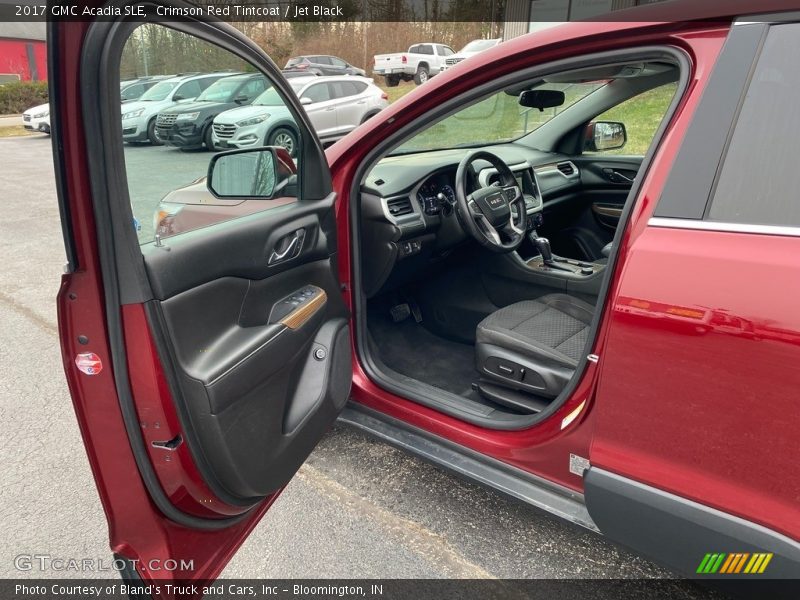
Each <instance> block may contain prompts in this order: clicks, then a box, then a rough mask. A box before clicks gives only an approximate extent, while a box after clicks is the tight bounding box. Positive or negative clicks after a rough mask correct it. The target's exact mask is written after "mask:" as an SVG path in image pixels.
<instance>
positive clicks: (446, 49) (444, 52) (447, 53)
mask: <svg viewBox="0 0 800 600" xmlns="http://www.w3.org/2000/svg"><path fill="white" fill-rule="evenodd" d="M451 54H455V52H453V49H452V48H451V47H450V46H442V56H450V55H451Z"/></svg>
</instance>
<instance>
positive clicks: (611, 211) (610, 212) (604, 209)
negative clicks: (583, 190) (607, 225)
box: [592, 204, 622, 217]
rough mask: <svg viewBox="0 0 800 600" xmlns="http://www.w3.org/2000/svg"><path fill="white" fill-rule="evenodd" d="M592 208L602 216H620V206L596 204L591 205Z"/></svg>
mask: <svg viewBox="0 0 800 600" xmlns="http://www.w3.org/2000/svg"><path fill="white" fill-rule="evenodd" d="M592 210H593V211H594V212H596V213H597V214H598V215H603V216H604V217H621V216H622V209H621V208H612V207H611V206H598V205H597V204H593V205H592Z"/></svg>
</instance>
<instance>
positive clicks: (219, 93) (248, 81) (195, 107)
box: [156, 74, 267, 150]
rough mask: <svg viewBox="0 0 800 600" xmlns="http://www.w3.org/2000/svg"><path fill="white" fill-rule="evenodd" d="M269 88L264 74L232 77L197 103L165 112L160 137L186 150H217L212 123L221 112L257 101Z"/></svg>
mask: <svg viewBox="0 0 800 600" xmlns="http://www.w3.org/2000/svg"><path fill="white" fill-rule="evenodd" d="M266 87H267V80H266V78H265V77H264V76H263V75H261V74H239V75H228V76H226V77H223V78H220V79H219V80H218V81H216V82H215V83H213V84H212V85H210V86H209V87H208V88H206V90H205V91H204V92H203V93H201V94H200V95H199V96H198V97H197V98H196V99H195V101H194V102H187V103H186V104H181V105H179V106H175V107H173V108H168V109H166V110H162V111H161V112H159V113H158V118H157V119H156V135H157V136H158V139H159V140H161V142H163V143H164V144H166V145H167V146H175V147H177V148H181V149H183V150H194V149H198V148H202V147H204V146H205V147H206V148H207V149H209V150H213V149H214V142H213V140H212V136H213V129H212V123H213V121H214V117H216V116H217V115H218V114H220V113H221V112H224V111H226V110H228V109H230V108H234V107H237V106H246V105H248V104H250V103H251V102H253V100H255V99H256V98H257V97H258V96H259V95H260V94H261V93H262V92H263V91H264V90H265V89H266Z"/></svg>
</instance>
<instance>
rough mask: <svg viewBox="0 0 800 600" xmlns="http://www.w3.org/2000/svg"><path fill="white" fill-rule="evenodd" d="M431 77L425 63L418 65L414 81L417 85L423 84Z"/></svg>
mask: <svg viewBox="0 0 800 600" xmlns="http://www.w3.org/2000/svg"><path fill="white" fill-rule="evenodd" d="M429 77H430V74H429V73H428V67H426V66H425V65H420V66H418V67H417V72H416V73H414V83H416V84H417V85H422V84H423V83H425V82H426V81H428V78H429Z"/></svg>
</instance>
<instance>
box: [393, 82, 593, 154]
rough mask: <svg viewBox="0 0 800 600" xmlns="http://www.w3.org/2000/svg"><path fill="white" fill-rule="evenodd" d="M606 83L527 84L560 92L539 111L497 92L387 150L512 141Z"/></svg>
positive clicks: (437, 147) (432, 148) (450, 146)
mask: <svg viewBox="0 0 800 600" xmlns="http://www.w3.org/2000/svg"><path fill="white" fill-rule="evenodd" d="M606 83H607V82H605V81H595V82H591V83H541V84H539V85H535V86H531V87H529V88H527V89H543V90H560V91H562V92H564V104H562V105H561V106H558V107H556V108H546V109H544V110H543V111H540V110H539V109H536V108H526V107H524V106H520V104H519V96H517V95H511V94H507V93H506V92H505V91H502V92H498V93H497V94H494V95H492V96H489V97H488V98H486V99H485V100H481V101H480V102H477V103H475V104H472V105H470V106H468V107H466V108H464V109H462V110H460V111H458V112H457V113H455V114H452V115H450V116H449V117H447V118H445V119H442V120H441V121H439V122H438V123H434V124H433V125H431V126H430V127H428V128H427V129H424V130H423V131H421V132H420V133H418V134H417V135H415V136H414V137H412V138H411V139H410V140H408V141H406V142H405V143H403V144H401V145H400V146H398V147H397V148H396V149H395V150H394V151H393V152H392V153H391V154H392V155H397V154H408V153H411V152H420V151H424V150H445V149H447V148H465V147H472V146H485V145H487V144H497V143H502V142H512V141H515V140H518V139H519V138H521V137H523V136H524V135H526V134H528V133H530V132H531V131H535V130H536V129H538V128H539V127H541V126H542V125H543V124H545V123H547V122H548V121H549V120H550V119H552V118H553V117H555V116H556V115H557V114H559V113H561V112H563V111H564V110H566V109H567V108H569V107H570V106H572V105H573V104H575V103H576V102H578V101H579V100H581V99H583V98H585V97H586V96H588V95H589V94H591V93H592V92H594V91H595V90H597V89H599V88H601V87H603V86H604V85H606Z"/></svg>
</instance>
